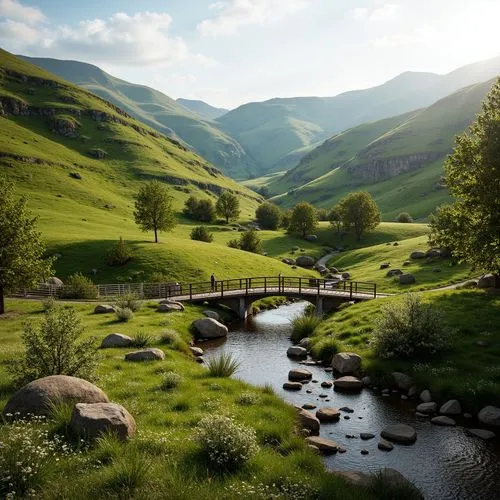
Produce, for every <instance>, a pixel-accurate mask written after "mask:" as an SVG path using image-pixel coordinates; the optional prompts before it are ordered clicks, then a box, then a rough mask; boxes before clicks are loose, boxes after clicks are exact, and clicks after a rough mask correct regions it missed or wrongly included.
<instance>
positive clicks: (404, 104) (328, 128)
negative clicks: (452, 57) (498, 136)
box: [217, 57, 500, 175]
mask: <svg viewBox="0 0 500 500" xmlns="http://www.w3.org/2000/svg"><path fill="white" fill-rule="evenodd" d="M499 73H500V57H497V58H494V59H490V60H487V61H482V62H478V63H474V64H470V65H467V66H464V67H462V68H459V69H457V70H455V71H452V72H451V73H448V74H446V75H437V74H433V73H415V72H406V73H402V74H401V75H399V76H397V77H396V78H393V79H392V80H390V81H388V82H386V83H384V84H383V85H379V86H377V87H372V88H369V89H365V90H356V91H351V92H345V93H343V94H340V95H337V96H335V97H295V98H286V99H278V98H277V99H270V100H268V101H265V102H256V103H249V104H244V105H243V106H240V107H239V108H237V109H235V110H232V111H230V112H229V113H226V114H225V115H223V116H221V117H220V118H218V119H217V122H218V123H220V124H221V126H222V127H223V129H224V130H225V131H226V132H227V133H229V134H230V135H231V136H232V137H234V138H235V139H237V140H238V142H239V143H240V144H241V145H242V147H243V148H244V149H245V151H247V153H248V154H250V155H251V156H252V157H253V158H255V159H256V160H257V161H258V162H259V163H260V175H264V174H266V173H268V172H274V171H278V170H288V169H290V168H292V167H294V166H295V165H296V164H297V162H298V161H299V160H300V158H301V157H302V156H304V155H305V154H307V153H308V151H309V150H310V148H311V146H312V145H314V144H315V143H318V142H320V141H324V140H325V139H327V138H328V137H331V136H332V135H333V134H336V133H339V132H341V131H343V130H346V129H348V128H352V127H355V126H357V125H360V124H362V123H365V122H372V121H377V120H380V119H383V118H389V117H392V116H397V115H401V114H404V113H407V112H409V111H411V110H415V109H419V108H423V107H427V106H429V105H431V104H432V103H433V102H435V101H437V100H438V99H441V98H443V97H445V96H447V95H449V94H451V93H452V92H455V91H457V90H459V89H460V88H462V87H465V86H467V85H471V84H474V83H479V82H483V81H486V80H488V79H490V78H493V77H495V76H496V75H498V74H499Z"/></svg>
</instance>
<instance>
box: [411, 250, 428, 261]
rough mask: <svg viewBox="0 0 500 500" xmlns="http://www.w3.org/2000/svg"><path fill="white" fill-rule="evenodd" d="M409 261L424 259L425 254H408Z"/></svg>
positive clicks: (419, 252) (417, 251) (415, 252)
mask: <svg viewBox="0 0 500 500" xmlns="http://www.w3.org/2000/svg"><path fill="white" fill-rule="evenodd" d="M410 259H425V252H421V251H419V250H415V251H414V252H412V253H411V254H410Z"/></svg>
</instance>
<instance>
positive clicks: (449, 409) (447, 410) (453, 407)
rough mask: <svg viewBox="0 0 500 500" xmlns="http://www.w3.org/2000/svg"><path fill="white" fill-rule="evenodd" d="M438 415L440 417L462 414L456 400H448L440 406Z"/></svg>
mask: <svg viewBox="0 0 500 500" xmlns="http://www.w3.org/2000/svg"><path fill="white" fill-rule="evenodd" d="M439 413H441V415H452V416H453V415H460V414H461V413H462V406H461V405H460V402H459V401H457V400H456V399H450V401H446V403H444V404H443V405H441V408H439Z"/></svg>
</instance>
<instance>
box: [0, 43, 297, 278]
mask: <svg viewBox="0 0 500 500" xmlns="http://www.w3.org/2000/svg"><path fill="white" fill-rule="evenodd" d="M0 127H1V130H2V134H1V135H0V174H2V175H6V176H7V177H8V178H9V179H12V180H13V181H14V182H15V185H16V188H17V190H18V192H19V193H20V194H23V195H26V196H27V197H28V200H29V206H30V208H31V209H32V210H33V211H34V212H35V214H36V215H37V216H38V218H39V221H38V225H39V229H40V231H41V232H42V235H43V238H44V239H45V240H46V242H47V244H48V248H49V252H50V253H56V254H59V258H58V259H57V261H56V263H55V268H56V271H57V274H58V276H60V277H62V278H63V279H65V277H66V276H67V275H68V274H71V273H73V272H76V271H79V272H83V273H86V274H88V273H89V272H90V271H91V270H92V269H95V270H96V274H95V277H94V279H95V280H96V281H98V282H117V281H129V280H134V281H147V280H149V279H151V277H152V275H153V273H161V274H162V275H163V276H164V277H165V279H168V280H186V281H191V280H192V281H194V280H197V281H199V280H205V279H208V278H209V276H210V273H211V272H216V273H217V275H218V277H220V278H221V279H223V278H231V277H236V276H241V275H249V276H252V275H253V276H257V275H262V274H263V273H269V274H272V275H278V274H279V273H280V272H281V273H283V274H285V273H288V274H290V273H292V274H300V273H304V271H302V270H296V271H295V270H292V269H290V267H289V266H287V265H285V264H282V263H281V262H280V261H279V260H277V259H273V258H269V257H264V256H262V255H255V254H250V253H248V252H243V251H240V250H234V249H230V248H228V247H227V246H226V245H225V240H224V241H220V242H219V243H211V244H207V243H203V242H199V241H192V240H191V239H190V238H189V233H190V230H191V228H192V225H191V224H190V223H189V222H188V221H185V220H184V219H183V218H182V216H181V214H180V212H181V210H182V207H183V204H184V201H185V200H186V198H187V197H188V196H189V195H191V194H193V195H196V196H200V197H208V198H211V199H213V200H215V199H216V197H217V195H218V194H219V193H221V192H222V191H224V190H230V191H233V192H234V193H236V194H237V195H238V196H239V199H240V202H241V216H240V217H241V219H242V220H249V219H250V218H252V217H253V216H254V213H255V208H256V207H257V205H258V203H259V201H260V198H259V197H258V195H256V194H255V193H254V192H252V191H250V190H248V189H247V188H245V187H243V186H241V185H240V184H238V183H236V182H235V181H233V180H231V179H229V178H228V177H225V176H224V175H223V174H222V173H221V172H220V171H219V170H218V169H216V168H215V167H213V166H212V165H211V164H209V163H208V162H206V161H205V160H204V159H203V158H201V157H199V156H198V155H196V154H195V153H193V152H192V151H190V150H188V149H187V148H185V147H184V146H183V145H182V144H179V143H178V142H176V141H174V140H172V139H170V138H167V137H166V136H164V135H162V134H160V133H159V132H158V131H156V130H154V129H153V128H151V127H149V126H147V125H144V124H143V123H141V122H139V121H137V120H135V119H134V118H132V117H131V116H130V115H128V114H127V113H126V112H124V111H123V110H121V109H120V108H118V107H116V106H115V105H113V104H111V103H109V102H107V101H105V100H104V99H102V98H101V97H98V96H96V95H94V94H92V93H90V92H89V91H87V90H85V89H82V88H80V87H77V86H75V85H73V84H71V83H69V82H66V81H64V80H62V79H60V78H59V77H57V76H55V75H53V74H51V73H49V72H48V71H46V70H43V69H41V68H39V67H37V66H34V65H32V64H30V63H28V62H26V61H24V60H22V59H19V58H17V57H15V56H13V55H12V54H9V53H8V52H5V51H0ZM148 179H158V180H161V181H164V182H165V183H166V184H168V185H169V186H170V192H171V194H172V197H173V199H174V207H175V209H176V211H177V212H178V219H179V222H180V224H179V225H178V226H177V228H176V229H175V230H174V231H173V232H172V233H162V234H161V235H160V243H159V244H155V243H152V235H151V234H148V233H142V232H140V231H139V229H138V228H137V226H136V225H135V223H134V221H133V208H134V196H135V194H136V193H137V191H138V189H139V186H140V185H141V182H143V181H145V180H148ZM228 229H229V228H227V227H215V228H214V230H215V231H216V232H218V234H220V235H223V234H229V233H227V232H226V231H228ZM231 234H233V233H231ZM120 237H123V238H124V240H126V241H127V242H129V244H130V246H131V248H132V250H133V254H134V256H133V259H132V261H131V262H130V263H129V264H127V265H126V266H124V267H118V268H116V267H109V266H107V265H106V263H105V260H106V253H107V251H108V250H109V248H110V247H111V246H112V245H113V244H114V243H115V242H116V241H117V240H118V238H120Z"/></svg>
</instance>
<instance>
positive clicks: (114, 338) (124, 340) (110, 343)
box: [101, 333, 134, 349]
mask: <svg viewBox="0 0 500 500" xmlns="http://www.w3.org/2000/svg"><path fill="white" fill-rule="evenodd" d="M133 343H134V340H133V339H132V337H129V336H128V335H123V334H122V333H110V334H109V335H106V337H104V338H103V339H102V342H101V349H106V348H108V347H130V346H131V345H132V344H133Z"/></svg>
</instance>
